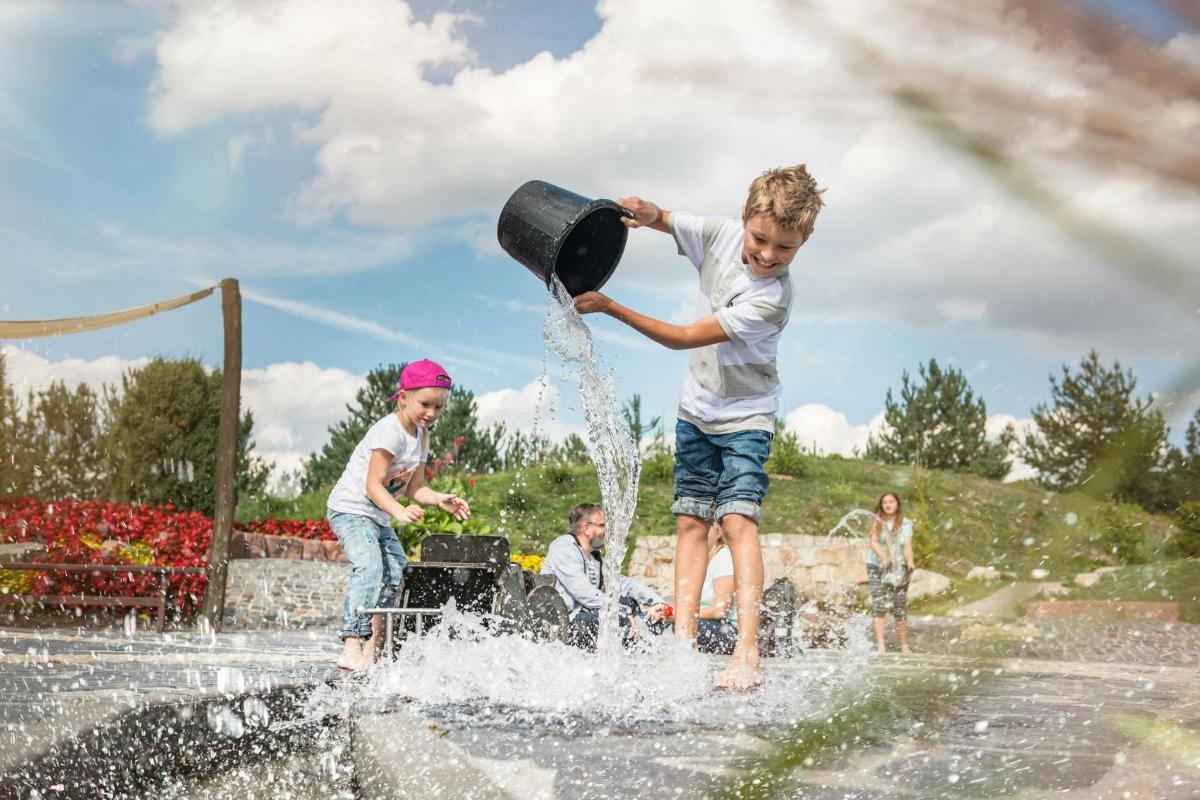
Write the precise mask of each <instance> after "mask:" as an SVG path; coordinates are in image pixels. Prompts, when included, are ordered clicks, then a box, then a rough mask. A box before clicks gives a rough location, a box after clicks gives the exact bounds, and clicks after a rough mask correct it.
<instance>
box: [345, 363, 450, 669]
mask: <svg viewBox="0 0 1200 800" xmlns="http://www.w3.org/2000/svg"><path fill="white" fill-rule="evenodd" d="M451 385H452V383H451V381H450V376H449V375H448V374H447V373H446V370H445V369H443V368H442V366H441V365H439V364H437V363H435V362H433V361H429V360H421V361H414V362H413V363H411V364H409V365H408V366H406V367H405V368H404V369H403V370H401V372H400V390H399V391H398V392H396V394H394V395H392V396H391V397H390V398H388V399H389V401H395V402H396V410H395V412H393V413H391V414H388V415H387V416H386V417H384V418H383V419H381V420H379V421H378V422H376V423H375V424H374V425H372V426H371V428H370V430H368V431H367V434H366V436H364V437H363V438H362V441H360V442H359V443H358V445H357V446H356V447H355V448H354V452H353V453H351V454H350V460H349V462H348V463H347V464H346V469H345V470H344V471H343V472H342V477H341V478H339V479H338V482H337V484H336V485H334V487H333V491H332V492H330V494H329V501H328V504H327V505H328V512H329V527H330V528H332V529H333V532H334V534H336V535H337V538H338V542H340V543H341V545H342V550H344V551H345V553H346V557H347V558H349V559H350V564H351V571H350V583H349V584H347V586H346V599H345V600H344V601H343V603H342V629H341V632H340V634H339V636H340V637H341V639H342V641H343V647H342V654H341V656H339V657H338V660H337V665H338V666H339V667H341V668H342V669H346V670H360V669H365V668H366V667H369V666H370V665H371V664H372V663H373V662H374V661H375V645H374V643H373V642H372V641H371V637H372V635H373V634H376V633H378V632H379V630H380V629H381V628H382V627H383V626H382V620H381V619H378V618H376V619H370V618H365V617H359V616H357V615H356V614H355V613H354V610H355V609H356V608H359V607H364V608H384V607H388V606H390V605H391V604H392V602H393V601H394V600H395V597H396V590H397V589H398V588H399V586H400V577H401V575H402V574H403V570H404V564H405V563H406V562H407V560H408V559H407V558H406V557H405V555H404V547H403V546H401V544H400V540H399V539H397V538H396V532H395V531H394V530H392V526H391V521H392V520H393V519H395V520H396V521H398V522H399V523H400V524H401V525H407V524H409V523H412V522H417V521H418V520H420V519H421V518H422V517H423V516H424V515H425V512H424V510H423V509H422V508H421V507H420V506H417V505H409V506H402V505H400V503H398V502H397V501H396V498H398V497H401V496H406V497H409V498H411V499H412V500H414V501H415V502H416V503H422V504H424V505H427V506H437V507H438V508H441V509H444V510H446V511H448V512H449V513H451V514H453V515H454V517H455V518H456V519H459V520H463V519H466V518H467V517H469V516H471V509H470V507H469V506H468V505H467V503H466V501H464V500H463V499H461V498H460V497H457V496H456V495H452V494H444V493H442V492H435V491H434V490H433V489H431V488H429V487H428V486H426V485H425V470H424V469H423V466H424V463H425V461H426V460H428V456H429V426H430V425H432V424H433V423H434V422H435V421H436V420H437V418H438V416H439V415H440V414H441V413H442V408H443V407H444V406H445V405H446V400H447V399H448V398H449V396H450V387H451Z"/></svg>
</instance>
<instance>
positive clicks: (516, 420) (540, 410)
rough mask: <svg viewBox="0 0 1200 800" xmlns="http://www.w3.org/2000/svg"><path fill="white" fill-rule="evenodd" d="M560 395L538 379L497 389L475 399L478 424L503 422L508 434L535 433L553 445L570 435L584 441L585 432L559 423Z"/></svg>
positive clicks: (557, 390) (486, 425) (548, 384)
mask: <svg viewBox="0 0 1200 800" xmlns="http://www.w3.org/2000/svg"><path fill="white" fill-rule="evenodd" d="M561 400H562V392H560V391H559V389H558V387H556V386H554V385H553V384H550V383H543V382H542V381H540V380H537V381H532V382H531V383H527V384H525V385H524V386H522V387H521V388H519V389H512V388H509V389H498V390H496V391H493V392H486V393H484V394H481V395H479V396H477V397H476V398H475V403H476V408H477V410H478V418H479V424H480V426H481V427H484V428H489V427H491V426H492V425H494V424H496V423H497V422H501V423H504V427H505V428H507V429H508V430H509V431H520V432H521V433H524V434H530V433H534V432H536V433H538V434H539V435H541V436H545V437H547V438H549V439H550V440H551V441H553V442H561V441H562V440H563V439H565V438H567V436H569V435H570V434H572V433H577V434H579V435H580V436H583V437H584V438H585V439H586V436H587V434H586V431H584V429H583V428H579V427H576V426H572V425H567V424H565V423H563V422H561V421H559V415H558V413H557V410H558V405H559V403H560V401H561Z"/></svg>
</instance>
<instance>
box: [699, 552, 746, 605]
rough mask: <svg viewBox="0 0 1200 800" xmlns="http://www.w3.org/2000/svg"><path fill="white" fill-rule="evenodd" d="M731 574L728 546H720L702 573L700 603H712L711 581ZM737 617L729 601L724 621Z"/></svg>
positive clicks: (731, 567) (731, 561)
mask: <svg viewBox="0 0 1200 800" xmlns="http://www.w3.org/2000/svg"><path fill="white" fill-rule="evenodd" d="M732 575H733V556H732V555H730V554H729V548H728V547H722V548H721V549H720V550H718V551H717V554H716V555H715V556H713V557H712V561H709V562H708V571H707V572H705V573H704V585H703V586H701V587H700V605H701V606H702V607H703V606H711V605H712V604H713V581H715V580H716V579H717V578H727V577H731V576H732ZM735 619H737V611H736V609H735V608H734V604H733V602H732V601H730V603H729V613H728V614H726V615H725V621H726V622H732V621H733V620H735Z"/></svg>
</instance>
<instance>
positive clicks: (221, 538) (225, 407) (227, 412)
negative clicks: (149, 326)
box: [200, 278, 242, 631]
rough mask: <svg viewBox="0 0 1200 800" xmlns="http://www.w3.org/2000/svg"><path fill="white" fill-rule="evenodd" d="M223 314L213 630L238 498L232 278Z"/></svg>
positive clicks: (237, 331)
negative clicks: (223, 340)
mask: <svg viewBox="0 0 1200 800" xmlns="http://www.w3.org/2000/svg"><path fill="white" fill-rule="evenodd" d="M221 316H222V317H223V318H224V320H225V362H224V365H223V366H222V367H221V422H220V425H219V427H218V428H217V469H216V487H215V495H216V513H215V514H214V517H213V532H212V542H211V543H210V545H209V548H208V568H207V569H206V571H205V574H206V575H207V577H208V581H207V583H206V584H205V588H204V605H203V607H202V608H201V611H200V614H201V616H202V617H203V618H204V619H206V620H208V623H209V625H211V626H212V630H213V631H220V630H221V621H222V618H223V617H224V616H225V578H226V575H227V574H228V571H229V569H228V568H229V543H230V540H231V539H232V538H233V512H234V508H235V504H236V502H237V493H236V490H237V451H238V441H237V439H238V427H239V423H240V422H241V409H240V398H241V390H242V295H241V292H239V291H238V282H237V281H236V280H235V279H233V278H225V279H224V280H223V281H221Z"/></svg>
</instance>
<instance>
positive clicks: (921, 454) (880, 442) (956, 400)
mask: <svg viewBox="0 0 1200 800" xmlns="http://www.w3.org/2000/svg"><path fill="white" fill-rule="evenodd" d="M917 374H918V380H912V379H910V377H909V374H908V371H907V370H905V371H904V373H903V374H902V376H901V384H900V398H899V400H897V399H895V398H893V396H892V390H891V389H890V388H889V389H888V391H887V397H886V398H885V400H884V429H883V431H882V432H880V434H879V435H878V436H874V435H872V436H871V437H870V438H869V439H868V440H867V452H866V457H867V458H870V459H873V460H876V461H881V462H883V463H885V464H914V465H916V466H920V467H926V468H929V469H952V470H959V471H964V472H974V473H976V474H979V475H983V476H985V477H988V478H1003V477H1004V476H1005V475H1007V474H1008V471H1009V469H1010V467H1011V466H1012V464H1011V459H1010V458H1009V448H1010V447H1011V445H1012V444H1013V442H1014V440H1015V436H1016V434H1015V432H1014V431H1013V429H1012V427H1011V426H1008V427H1006V428H1005V430H1004V432H1003V433H1002V434H1001V436H1000V439H999V441H996V442H991V441H988V438H987V431H986V425H987V406H986V405H985V404H984V402H983V399H982V398H977V397H975V393H974V392H973V391H972V390H971V387H970V385H969V384H968V383H967V379H966V376H965V375H963V373H962V372H961V371H960V370H957V369H955V368H954V367H949V368H947V369H942V367H940V366H939V365H938V363H937V360H936V359H932V358H931V359H929V364H928V365H925V364H921V365H919V366H918V368H917Z"/></svg>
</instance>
